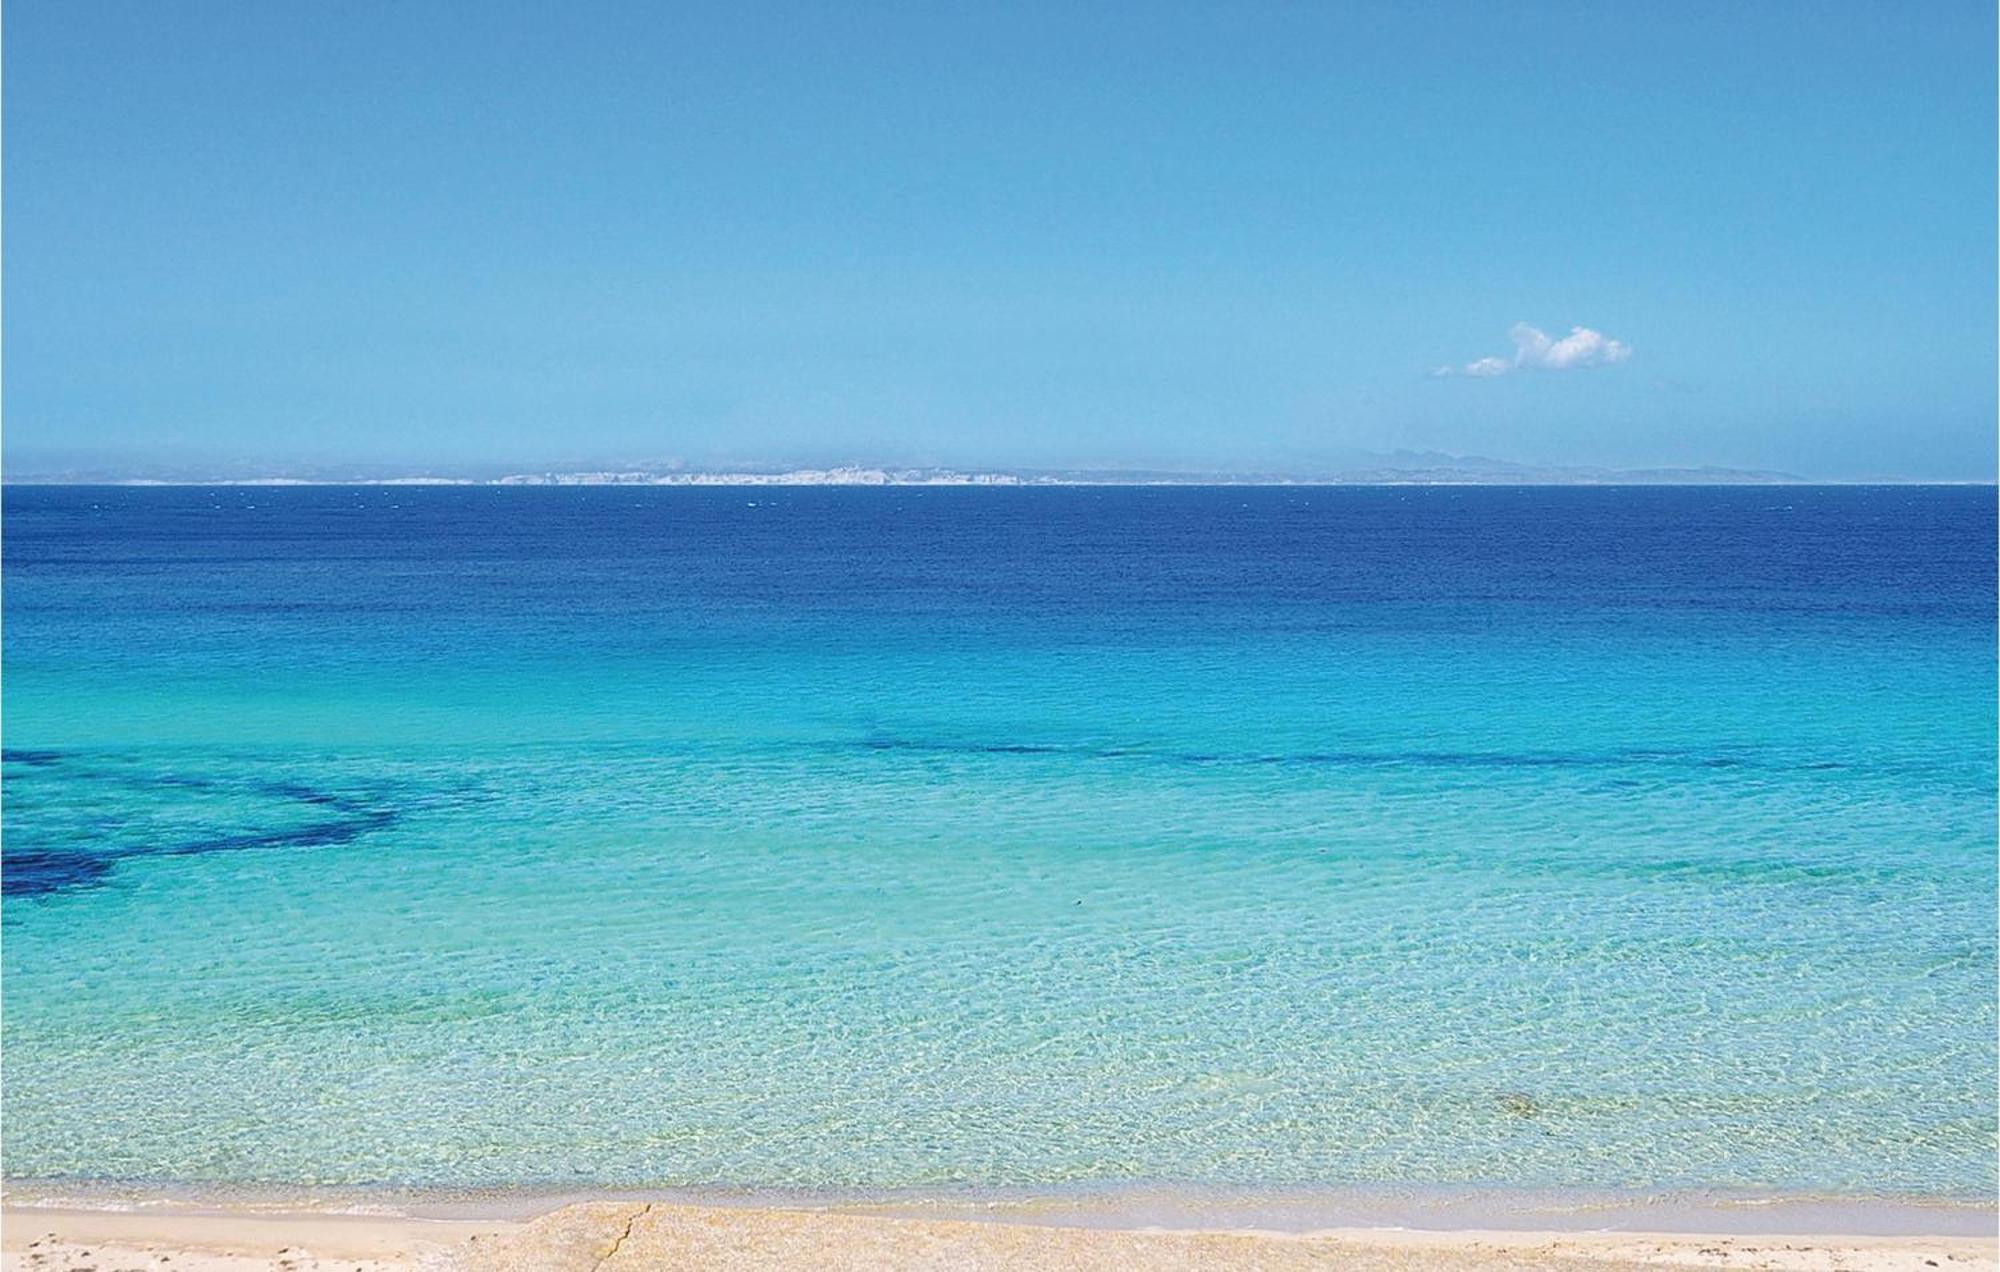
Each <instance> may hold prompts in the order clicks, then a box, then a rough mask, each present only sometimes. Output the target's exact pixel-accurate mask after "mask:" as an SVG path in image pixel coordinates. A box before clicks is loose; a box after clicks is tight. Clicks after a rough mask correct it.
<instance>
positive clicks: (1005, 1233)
mask: <svg viewBox="0 0 2000 1272" xmlns="http://www.w3.org/2000/svg"><path fill="white" fill-rule="evenodd" d="M4 1220H5V1231H4V1235H0V1247H4V1257H0V1267H4V1269H5V1272H31V1270H43V1269H46V1270H49V1272H58V1270H66V1272H85V1270H86V1269H94V1270H95V1272H125V1270H127V1269H131V1270H135V1272H136V1270H138V1269H148V1270H151V1269H173V1270H174V1272H249V1270H250V1269H265V1268H268V1269H282V1270H284V1272H402V1270H404V1269H410V1270H415V1269H436V1270H439V1272H446V1270H450V1272H571V1270H574V1272H617V1270H618V1269H640V1268H700V1269H735V1268H745V1269H748V1268H759V1269H762V1268H798V1269H873V1268H928V1269H945V1268H953V1269H956V1268H966V1269H978V1268H1061V1269H1067V1270H1074V1272H1091V1270H1095V1269H1105V1270H1107V1272H1109V1270H1112V1269H1118V1270H1121V1272H1123V1270H1129V1269H1135V1268H1176V1269H1181V1268H1259V1269H1288V1268H1353V1269H1382V1270H1385V1272H1387V1270H1390V1269H1417V1268H1438V1269H1446V1270H1452V1269H1465V1270H1467V1272H1471V1270H1474V1269H1488V1268H1545V1269H1565V1268H1573V1269H1595V1270H1601V1269H1623V1268H1658V1267H1690V1268H1769V1269H1795V1270H1798V1272H1819V1270H1827V1272H1832V1270H1834V1269H1848V1270H1852V1272H1890V1270H1891V1269H1923V1268H1963V1269H1968V1270H1970V1269H1992V1268H1996V1267H2000V1247H1997V1246H1996V1242H1995V1240H1993V1239H1991V1238H1981V1237H1965V1236H1956V1237H1943V1236H1936V1237H1934V1236H1893V1237H1853V1236H1836V1235H1818V1236H1813V1235H1798V1234H1789V1235H1769V1236H1757V1235H1743V1234H1732V1235H1726V1236H1723V1235H1699V1234H1687V1233H1672V1234H1664V1233H1638V1232H1616V1233H1613V1232H1602V1233H1576V1232H1510V1231H1497V1230H1459V1231H1422V1230H1410V1229H1335V1230H1327V1231H1318V1232H1310V1233H1280V1232H1268V1231H1251V1230H1213V1231H1210V1230H1199V1231H1179V1230H1176V1231H1165V1230H1158V1229H1141V1230H1133V1229H1116V1228H1078V1227H1060V1226H1047V1225H1040V1224H1024V1223H1012V1222H980V1221H968V1220H963V1219H950V1220H937V1219H912V1218H903V1217H894V1216H886V1215H879V1214H866V1213H850V1212H834V1211H827V1210H811V1209H786V1208H747V1207H728V1206H690V1205H681V1204H670V1203H662V1202H634V1201H604V1202H584V1203H577V1204H572V1205H567V1206H563V1207H560V1208H558V1209H556V1210H553V1211H551V1212H549V1213H547V1214H544V1215H541V1216H538V1217H535V1218H532V1219H527V1220H481V1219H431V1218H413V1217H407V1216H376V1215H341V1214H327V1213H283V1212H272V1211H265V1210H260V1211H249V1210H244V1211H229V1210H206V1211H194V1210H188V1211H167V1210H147V1211H131V1210H126V1211H111V1210H80V1209H53V1208H46V1207H40V1206H9V1207H8V1208H7V1209H6V1210H5V1212H4Z"/></svg>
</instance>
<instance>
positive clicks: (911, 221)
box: [0, 0, 1996, 480]
mask: <svg viewBox="0 0 2000 1272" xmlns="http://www.w3.org/2000/svg"><path fill="white" fill-rule="evenodd" d="M1994 66H1995V31H1994V10H1993V6H1992V5H1991V4H1990V3H1984V2H1970V0H1963V2H1962V0H1925V2H1924V3H1921V4H1909V5H1896V4H1889V3H1867V4H1863V3H1844V2H1842V0H1814V2H1812V3H1804V2H1797V3H1794V2H1789V0H1765V2H1762V3H1757V4H1742V3H1740V2H1731V3H1703V2H1701V0H1677V2H1676V3H1674V4H1652V5H1643V4H1605V3H1602V0H1598V2H1596V3H1589V4H1570V3H1561V2H1548V0H1536V2H1534V3H1527V2H1525V0H1524V2H1520V3H1500V2H1496V0H1482V2H1480V3H1466V4H1443V3H1438V4H1418V3H1413V4H1392V3H1389V2H1388V0H1381V2H1379V3H1338V2H1335V0H1325V2H1323V3H1306V4H1262V3H1255V2H1254V0H1233V2H1231V3H1217V4H1179V3H1172V2H1171V0H1160V2H1149V3H1146V4H1137V3H1122V4H1113V3H1108V2H1107V3H1090V2H1087V0H1066V2H1063V3H1052V4H1046V5H1043V4H1032V3H1005V2H1002V0H994V2H993V3H982V4H970V3H967V4H955V3H938V2H929V3H922V4H907V5H906V4H898V3H894V2H893V0H882V2H879V3H877V2H873V0H871V2H870V3H865V4H828V3H824V2H816V3H799V4H765V3H754V2H731V3H707V4H700V3H658V2H656V0H634V2H631V3H626V2H624V0H564V2H563V3H548V2H546V0H537V2H535V3H510V2H508V0H479V2H477V3H464V4H459V3H446V2H443V0H401V2H398V3H370V2H368V0H344V2H343V3H339V4H309V3H273V2H271V0H257V2H256V3H236V2H234V0H199V2H198V3H181V4H160V3H156V2H154V0H135V2H131V3H107V2H105V0H9V3H8V4H7V6H6V10H5V29H4V72H5V79H4V109H5V137H4V141H5V151H4V180H5V188H4V192H5V203H4V304H5V312H4V319H5V321H4V355H5V367H4V370H5V381H4V415H5V420H4V450H0V457H4V463H5V466H6V470H7V473H8V475H10V476H21V475H29V474H33V473H37V472H49V471H64V470H84V469H89V470H92V471H100V472H111V473H121V474H128V475H144V474H146V473H157V472H164V471H169V470H171V471H177V472H191V471H201V470H212V471H214V472H216V473H228V474H234V475H243V474H245V473H250V472H264V473H281V472H290V471H300V470H303V469H311V468H317V469H321V470H323V469H325V468H327V467H328V466H335V467H338V466H349V467H356V466H359V467H368V468H372V469H379V470H381V471H385V472H387V471H403V472H418V471H446V470H471V469H475V468H486V467H490V466H496V465H497V466H500V467H523V468H528V467H547V466H552V465H553V466H598V465H623V464H633V463H659V464H666V463H679V464H685V465H689V466H692V467H697V468H718V467H722V468H727V467H738V466H760V467H763V466H774V465H787V464H815V465H819V464H831V463H837V462H849V461H852V462H863V463H888V464H925V465H952V466H960V467H1015V468H1024V467H1025V468H1075V467H1100V468H1101V467H1112V468H1178V469H1186V470H1196V469H1203V470H1226V471H1252V470H1256V471H1265V470H1273V471H1286V472H1300V473H1304V472H1311V471H1314V470H1316V469H1320V468H1324V467H1326V466H1329V465H1339V464H1341V463H1344V462H1347V461H1348V460H1350V459H1351V458H1352V457H1353V456H1355V455H1356V454H1358V453H1361V452H1383V451H1394V450H1398V449H1410V450H1436V451H1443V452H1448V453H1453V454H1470V455H1483V456H1492V457H1498V458H1503V459H1508V460H1514V461H1519V462H1527V463H1538V464H1589V465H1607V466H1613V467H1647V466H1676V465H1695V464H1712V465H1727V466H1735V467H1745V468H1768V469H1778V470H1783V471H1787V472H1791V473H1796V474H1801V475H1804V476H1809V477H1821V478H1828V479H1865V478H1869V477H1903V478H1923V479H1943V480H1991V479H1992V478H1993V476H1994V471H1995V406H1996V402H1995V377H1996V362H1995V342H1996V325H1995V247H1994V241H1995V232H1994V228H1995V176H1994V172H1995V135H1994V133H1995V125H1994V121H1995V82H1994V80H1995V74H1994Z"/></svg>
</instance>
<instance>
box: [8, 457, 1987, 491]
mask: <svg viewBox="0 0 2000 1272" xmlns="http://www.w3.org/2000/svg"><path fill="white" fill-rule="evenodd" d="M5 481H6V484H9V485H109V486H1010V487H1021V486H1745V485H1760V486H1796V485H1868V484H1899V485H1901V484H1909V485H1935V484H1945V485H1978V484H1990V483H1978V482H1945V483H1936V482H1916V481H1910V480H1908V479H1902V478H1881V479H1876V480H1873V481H1862V482H1825V481H1821V480H1818V479H1814V478H1808V477H1801V476H1798V475H1796V474H1793V473H1785V472H1773V471H1765V470H1756V469H1741V468H1723V467H1693V468H1635V469H1616V468H1590V467H1537V466H1533V465H1525V464H1508V463H1500V462H1496V461H1482V460H1466V461H1457V460H1454V461H1450V462H1435V463H1422V464H1407V465H1403V464H1396V463H1382V464H1373V465H1366V466H1356V467H1351V468H1341V469H1335V470H1331V471H1324V472H1302V473H1278V472H1227V471H1217V472H1199V471H1196V472H1189V471H1164V470H1148V469H980V470H971V469H957V468H937V467H893V466H872V465H860V464H843V465H836V466H834V467H830V468H807V467H791V468H769V469H765V468H729V469H683V468H651V467H644V466H633V467H619V468H561V467H554V468H547V469H543V470H540V471H523V472H501V473H491V474H477V475H469V474H453V473H436V472H429V473H426V472H417V473H359V472H352V471H346V472H341V471H332V472H316V471H302V472H276V473H254V474H243V473H233V474H231V473H205V472H195V471H189V472H174V473H140V474H134V473H129V472H115V471H96V470H89V469H72V470H66V471H49V472H30V473H27V474H24V475H16V474H7V475H6V476H5Z"/></svg>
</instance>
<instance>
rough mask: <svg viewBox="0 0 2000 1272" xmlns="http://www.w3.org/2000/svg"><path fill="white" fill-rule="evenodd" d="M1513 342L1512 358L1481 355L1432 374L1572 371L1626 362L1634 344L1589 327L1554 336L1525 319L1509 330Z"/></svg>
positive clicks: (1492, 374)
mask: <svg viewBox="0 0 2000 1272" xmlns="http://www.w3.org/2000/svg"><path fill="white" fill-rule="evenodd" d="M1507 338H1508V339H1510V340H1512V341H1513V342H1514V356H1513V358H1512V359H1511V360H1509V359H1507V358H1501V357H1485V358H1478V359H1475V360H1473V361H1471V362H1468V363H1466V364H1465V365H1464V366H1463V367H1459V368H1457V369H1455V370H1454V369H1453V368H1451V367H1439V368H1438V369H1437V370H1436V371H1433V372H1432V373H1431V374H1432V375H1437V376H1447V375H1469V376H1476V377H1478V378H1481V379H1488V378H1491V377H1493V376H1496V375H1506V374H1507V373H1508V372H1509V371H1516V370H1540V371H1573V370H1575V369H1577V368H1578V367H1605V366H1610V365H1611V364H1612V363H1614V362H1623V361H1625V360H1626V359H1627V358H1630V357H1631V356H1632V346H1631V345H1628V344H1626V343H1625V342H1624V341H1622V340H1613V339H1612V338H1611V337H1609V336H1607V335H1605V334H1604V333H1603V332H1601V331H1592V330H1591V329H1590V328H1589V327H1571V328H1570V329H1569V334H1568V335H1566V336H1564V337H1563V338H1562V339H1560V340H1552V339H1550V338H1549V334H1548V333H1547V332H1546V331H1543V330H1541V329H1540V328H1539V327H1530V326H1529V325H1528V324H1527V323H1525V322H1517V323H1515V324H1514V326H1513V329H1512V330H1510V331H1509V332H1508V333H1507Z"/></svg>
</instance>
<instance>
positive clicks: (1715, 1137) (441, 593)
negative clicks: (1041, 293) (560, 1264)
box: [0, 487, 1996, 1196]
mask: <svg viewBox="0 0 2000 1272" xmlns="http://www.w3.org/2000/svg"><path fill="white" fill-rule="evenodd" d="M4 519H5V544H4V554H0V557H3V559H4V570H5V593H4V600H5V624H6V626H5V637H6V645H5V665H4V691H5V706H6V718H5V724H6V734H5V742H6V748H7V755H8V759H7V763H6V766H5V770H6V771H5V809H4V832H5V834H4V855H5V870H4V883H5V889H6V899H5V903H4V918H5V946H4V971H5V991H6V1005H7V1012H6V1017H5V1021H4V1035H5V1037H4V1040H5V1047H6V1056H7V1082H6V1086H5V1090H4V1095H0V1099H3V1100H4V1118H5V1122H6V1127H7V1146H6V1163H5V1166H6V1171H7V1173H8V1174H9V1175H10V1176H13V1177H16V1178H21V1177H42V1178H47V1177H70V1176H90V1177H109V1178H114V1179H125V1180H147V1181H172V1182H190V1181H223V1182H234V1183H276V1184H296V1183H313V1182H318V1183H355V1184H366V1183H383V1182H388V1183H399V1184H435V1185H445V1186H468V1187H470V1186H490V1185H545V1184H549V1183H562V1184H572V1183H588V1184H596V1185H611V1184H633V1185H672V1184H695V1185H704V1184H706V1185H729V1186H750V1187H756V1186H782V1187H817V1188H831V1189H849V1190H854V1189H874V1188H885V1187H899V1186H915V1187H925V1186H935V1185H941V1184H973V1185H1014V1186H1026V1187H1056V1186H1064V1185H1070V1184H1076V1183H1097V1182H1103V1183H1123V1182H1151V1183H1177V1184H1192V1185H1224V1184H1228V1185H1234V1184H1251V1185H1265V1184H1268V1185H1312V1186H1342V1185H1348V1184H1363V1183H1372V1182H1382V1181H1389V1182H1396V1183H1408V1184H1462V1183H1478V1184H1495V1185H1508V1186H1520V1187H1550V1186H1553V1187H1569V1186H1619V1187H1624V1186H1630V1187H1753V1188H1773V1189H1783V1190H1801V1191H1802V1190H1823V1189H1833V1190H1839V1191H1859V1192H1876V1193H1883V1192H1896V1193H1915V1194H1920V1195H1937V1196H1947V1195H1948V1196H1983V1195H1986V1194H1988V1193H1990V1191H1991V1189H1992V1187H1993V1186H1994V1178H1993V1171H1994V1168H1993V1160H1994V1156H1993V1155H1994V1150H1995V1125H1994V1114H1993V1104H1992V1092H1993V1089H1994V1085H1995V1043H1994V1038H1995V1010H1994V998H1995V948H1994V947H1995V940H1994V933H1995V741H1994V739H1995V724H1996V721H1995V707H1994V703H1995V677H1994V648H1995V628H1994V598H1995V574H1994V528H1995V506H1994V492H1993V490H1992V489H1990V488H1909V487H1893V488H1887V487H1885V488H1851V487H1850V488H1799V487H1783V488H1769V487H1766V488H1738V489H1728V488H1701V489H1691V488H1632V489H1561V488H1541V489H1491V488H1338V489H1307V488H1293V489H1268V488H1205V489H1190V488H1060V489H976V490H974V489H949V488H945V489H938V488H931V489H920V488H892V489H878V490H868V489H809V488H778V489H771V488H734V489H634V488H562V489H546V488H509V489H501V488H485V487H476V488H380V487H378V488H226V489H189V488H115V489H114V488H60V489H59V488H38V487H10V488H8V489H7V491H6V492H5V505H4Z"/></svg>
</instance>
